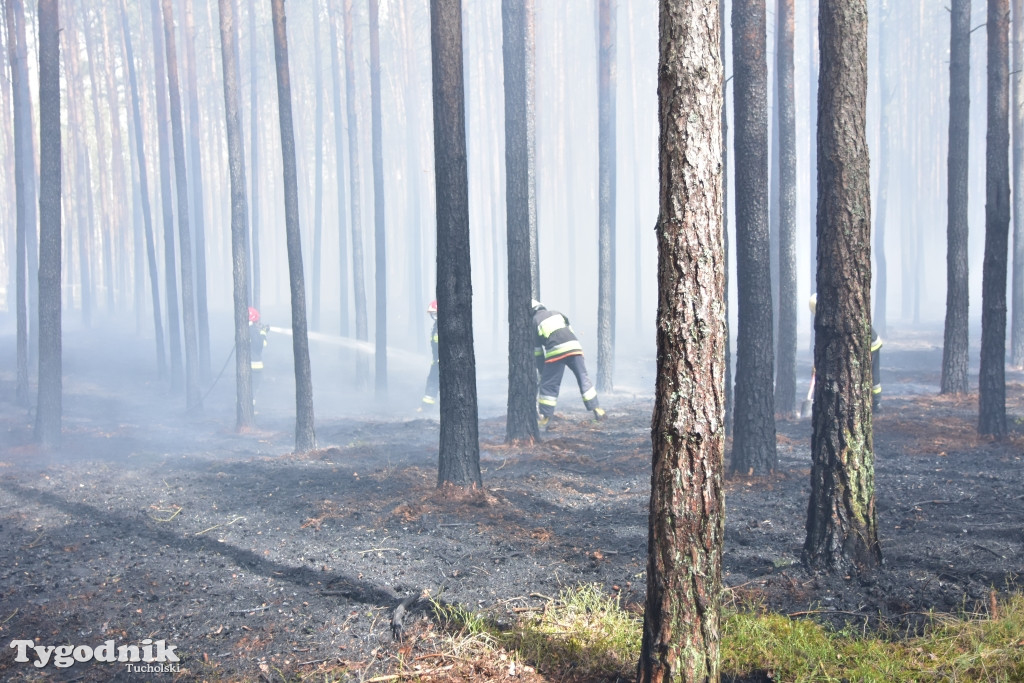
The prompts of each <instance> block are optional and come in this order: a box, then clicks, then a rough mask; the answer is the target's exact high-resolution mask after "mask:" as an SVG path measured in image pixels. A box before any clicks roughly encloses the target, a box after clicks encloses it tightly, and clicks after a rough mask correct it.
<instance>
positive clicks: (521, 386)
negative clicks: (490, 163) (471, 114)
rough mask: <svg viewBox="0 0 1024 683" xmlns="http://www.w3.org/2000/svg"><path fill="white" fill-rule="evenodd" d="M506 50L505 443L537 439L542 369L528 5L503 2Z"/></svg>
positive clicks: (508, 0) (503, 48) (538, 436)
mask: <svg viewBox="0 0 1024 683" xmlns="http://www.w3.org/2000/svg"><path fill="white" fill-rule="evenodd" d="M501 18H502V22H501V23H502V54H503V58H504V73H505V211H506V235H505V239H506V241H507V245H508V410H507V415H508V417H507V419H506V421H505V441H506V442H513V441H535V440H537V439H539V438H540V432H539V431H538V428H537V402H536V401H537V370H536V365H535V363H534V358H533V344H534V336H535V335H534V331H533V326H532V325H531V317H530V299H531V297H532V294H533V292H532V288H531V286H530V285H531V279H532V278H531V273H532V260H531V256H530V197H529V192H530V189H529V182H530V178H529V170H528V162H529V150H528V144H529V136H528V135H527V127H528V125H529V124H528V123H527V117H528V115H529V114H528V111H527V95H526V88H527V76H526V68H527V67H526V60H527V59H528V57H527V54H526V8H525V7H524V4H523V3H522V2H520V1H519V0H503V1H502V3H501Z"/></svg>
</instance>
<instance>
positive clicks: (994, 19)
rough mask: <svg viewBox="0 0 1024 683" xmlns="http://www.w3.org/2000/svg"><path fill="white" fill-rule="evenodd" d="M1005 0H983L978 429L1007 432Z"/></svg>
mask: <svg viewBox="0 0 1024 683" xmlns="http://www.w3.org/2000/svg"><path fill="white" fill-rule="evenodd" d="M1009 21H1010V3H1009V0H989V1H988V23H987V25H986V30H987V32H988V115H987V120H988V123H987V125H988V132H987V133H986V134H985V260H984V263H983V265H982V274H981V367H980V369H979V371H978V433H979V434H988V435H991V436H995V437H1003V436H1005V435H1006V256H1007V251H1008V249H1009V231H1010V168H1009V147H1010V119H1009V61H1010V60H1009V57H1010V55H1009V39H1008V34H1009Z"/></svg>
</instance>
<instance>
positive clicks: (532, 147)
mask: <svg viewBox="0 0 1024 683" xmlns="http://www.w3.org/2000/svg"><path fill="white" fill-rule="evenodd" d="M534 3H535V0H523V5H524V7H523V11H524V15H525V21H526V36H525V39H526V48H525V49H526V174H527V178H528V180H527V182H528V183H529V187H528V191H529V203H530V235H529V238H530V288H531V290H530V294H531V297H532V298H534V299H538V300H539V299H540V249H539V248H538V243H539V234H538V233H539V228H538V225H537V107H536V102H537V93H536V90H537V76H536V71H537V69H536V62H537V31H536V21H535V18H536V6H535V4H534Z"/></svg>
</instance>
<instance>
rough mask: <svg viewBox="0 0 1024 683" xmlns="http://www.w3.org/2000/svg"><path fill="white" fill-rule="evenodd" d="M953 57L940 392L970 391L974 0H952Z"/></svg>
mask: <svg viewBox="0 0 1024 683" xmlns="http://www.w3.org/2000/svg"><path fill="white" fill-rule="evenodd" d="M949 55H950V56H949V152H948V154H949V158H948V160H947V169H948V171H947V183H948V190H947V195H946V205H947V207H948V211H947V223H946V324H945V331H944V338H943V344H942V384H941V392H942V393H943V394H965V393H967V391H968V377H967V373H968V317H967V306H968V280H967V268H968V265H967V239H968V232H969V231H968V220H967V189H968V175H969V168H970V167H969V164H968V159H969V156H968V146H969V143H970V107H971V99H970V97H971V95H970V87H971V79H970V72H971V60H970V57H971V0H953V4H952V10H951V12H950V47H949ZM883 169H884V167H883Z"/></svg>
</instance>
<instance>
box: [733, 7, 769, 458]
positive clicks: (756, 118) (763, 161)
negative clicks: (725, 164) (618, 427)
mask: <svg viewBox="0 0 1024 683" xmlns="http://www.w3.org/2000/svg"><path fill="white" fill-rule="evenodd" d="M732 29H733V36H734V38H733V73H734V74H735V77H734V87H735V90H734V94H733V100H734V110H735V118H736V120H735V122H734V131H735V132H734V143H735V144H734V147H735V155H736V170H735V181H736V270H737V273H736V289H737V296H738V299H739V302H738V303H739V307H738V311H737V312H738V318H737V323H738V325H737V328H738V329H737V330H736V391H735V394H734V396H735V400H736V405H735V407H734V412H733V414H734V416H735V417H734V419H735V423H734V427H733V445H732V459H731V461H730V464H729V469H730V471H731V472H734V473H740V474H748V473H752V474H766V473H768V472H772V471H774V470H775V466H776V464H777V462H778V458H777V454H776V450H775V395H774V388H773V386H772V385H773V379H774V377H773V370H774V367H773V366H774V363H775V360H774V347H773V343H772V301H771V275H770V272H769V271H770V267H769V261H770V259H769V247H768V181H767V178H768V92H767V90H768V62H767V57H766V52H765V0H736V2H735V4H734V5H733V8H732Z"/></svg>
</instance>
